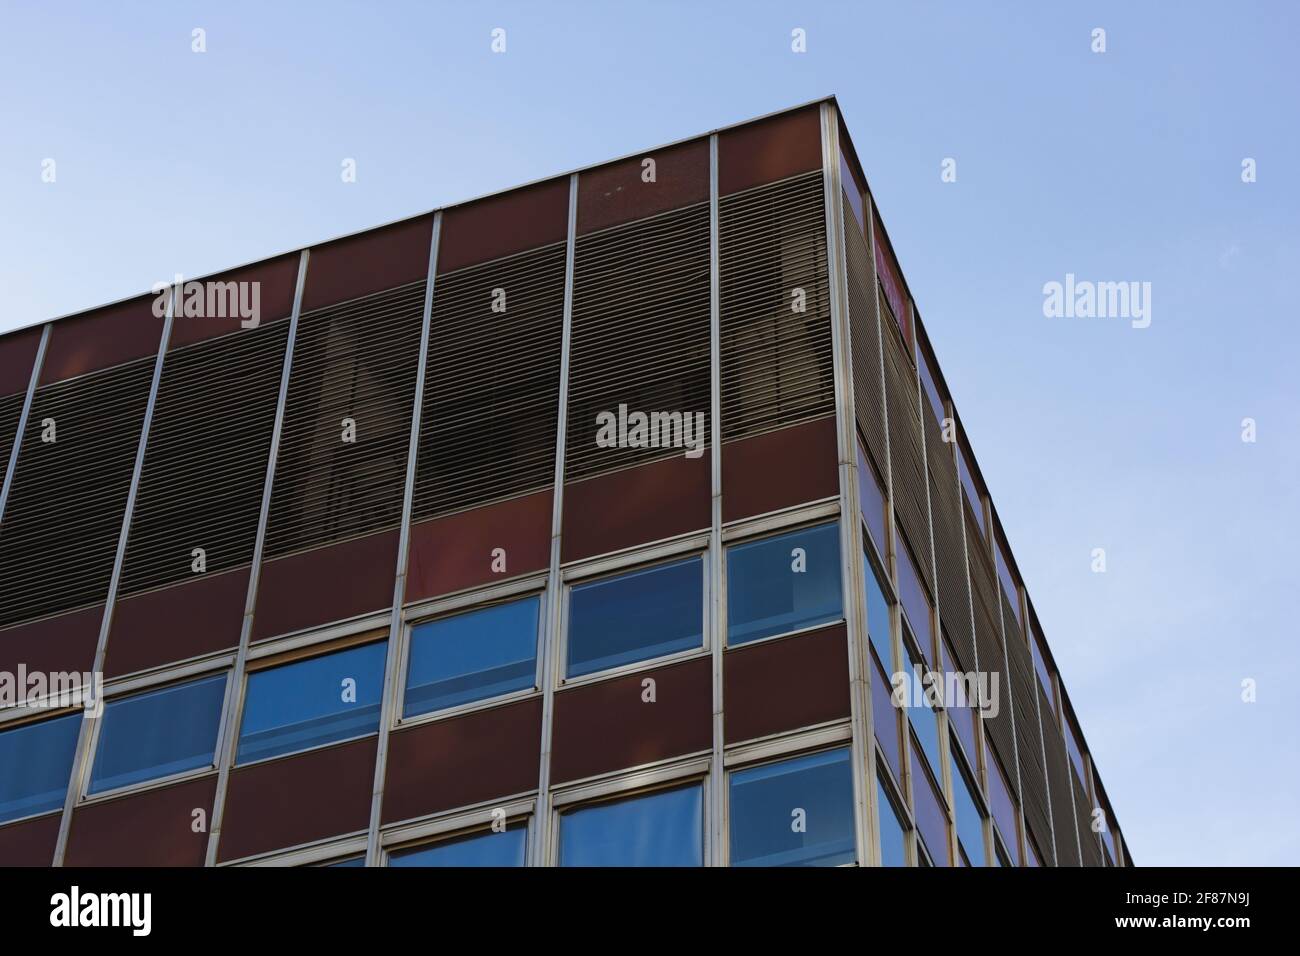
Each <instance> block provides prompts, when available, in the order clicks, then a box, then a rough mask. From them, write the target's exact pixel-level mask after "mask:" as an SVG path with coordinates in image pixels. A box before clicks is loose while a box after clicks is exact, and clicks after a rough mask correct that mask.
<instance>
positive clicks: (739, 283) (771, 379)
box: [718, 172, 835, 441]
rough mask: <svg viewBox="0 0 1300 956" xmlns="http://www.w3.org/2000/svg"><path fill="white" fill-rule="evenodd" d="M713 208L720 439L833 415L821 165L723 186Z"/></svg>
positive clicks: (729, 439) (728, 438) (833, 382)
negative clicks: (799, 293)
mask: <svg viewBox="0 0 1300 956" xmlns="http://www.w3.org/2000/svg"><path fill="white" fill-rule="evenodd" d="M718 215H719V223H718V229H719V245H720V250H719V251H720V263H719V266H720V284H721V289H720V295H721V316H720V324H721V340H722V341H721V372H722V438H723V441H732V440H734V439H737V438H744V437H746V436H748V435H757V434H761V433H762V432H766V431H772V430H774V429H777V428H781V427H784V426H786V425H793V424H795V423H797V422H801V421H806V420H810V419H814V418H820V417H822V416H825V415H833V414H834V413H835V379H834V365H833V360H832V347H831V325H830V297H829V288H828V277H827V262H826V219H825V205H824V196H823V185H822V174H821V173H820V172H812V173H804V174H801V175H798V176H792V177H790V178H789V179H785V180H781V181H780V182H776V183H770V184H768V185H764V186H757V187H754V188H753V189H748V190H744V191H742V192H738V193H734V194H732V195H730V196H724V197H723V198H722V199H721V200H720V202H719V211H718ZM797 289H802V290H803V294H804V297H805V298H804V301H803V305H804V310H803V311H802V312H797V311H794V310H793V308H792V306H793V305H795V304H796V299H795V295H796V292H795V290H797Z"/></svg>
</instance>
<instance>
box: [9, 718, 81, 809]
mask: <svg viewBox="0 0 1300 956" xmlns="http://www.w3.org/2000/svg"><path fill="white" fill-rule="evenodd" d="M81 720H82V716H81V712H80V711H78V712H76V713H74V714H68V715H67V716H65V717H56V718H54V719H53V720H42V721H39V722H37V723H32V724H23V725H22V726H21V727H14V728H13V729H11V730H6V731H3V732H0V823H3V822H4V821H6V820H16V819H18V818H19V817H26V816H30V815H31V814H34V813H44V812H45V811H46V810H55V809H58V808H60V807H62V806H63V799H64V797H65V796H66V795H67V792H68V778H69V777H70V776H71V775H72V755H73V753H74V752H75V751H76V749H77V734H78V733H79V732H80V731H81Z"/></svg>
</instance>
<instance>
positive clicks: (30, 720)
mask: <svg viewBox="0 0 1300 956" xmlns="http://www.w3.org/2000/svg"><path fill="white" fill-rule="evenodd" d="M72 716H80V717H81V719H82V720H85V719H86V717H85V710H84V709H83V708H82V707H59V708H54V707H49V708H46V707H41V706H38V707H31V706H23V705H20V706H17V707H12V708H5V710H4V711H0V733H8V732H10V731H15V730H19V729H21V728H23V727H27V726H29V725H31V724H43V723H45V722H47V721H53V720H60V719H62V718H64V717H72ZM77 735H78V737H80V735H81V730H80V726H78V730H77ZM76 768H77V750H76V742H75V741H74V743H73V751H72V761H71V765H70V766H69V767H68V776H69V783H68V784H66V785H65V786H64V788H63V800H62V801H61V802H60V804H59V805H58V806H57V807H51V808H50V809H48V810H41V811H39V812H37V813H27V814H24V815H23V816H20V817H13V818H11V819H8V820H3V821H0V827H10V826H13V825H14V824H19V823H24V822H26V821H28V820H39V819H40V818H41V817H48V816H51V815H53V814H55V813H59V814H61V813H62V812H63V810H64V806H65V805H66V804H67V802H68V791H69V790H70V789H71V788H72V785H73V783H72V781H71V776H72V773H73V771H74V770H76ZM87 776H88V775H87Z"/></svg>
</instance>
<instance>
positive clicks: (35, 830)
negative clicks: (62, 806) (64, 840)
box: [0, 813, 61, 866]
mask: <svg viewBox="0 0 1300 956" xmlns="http://www.w3.org/2000/svg"><path fill="white" fill-rule="evenodd" d="M60 817H61V814H58V813H47V814H46V815H45V816H43V817H36V818H35V819H34V820H24V821H22V822H21V823H11V824H9V825H8V826H3V827H0V866H49V865H50V864H52V863H53V862H54V845H55V844H56V843H58V841H59V820H60Z"/></svg>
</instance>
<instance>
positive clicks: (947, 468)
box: [926, 419, 975, 670]
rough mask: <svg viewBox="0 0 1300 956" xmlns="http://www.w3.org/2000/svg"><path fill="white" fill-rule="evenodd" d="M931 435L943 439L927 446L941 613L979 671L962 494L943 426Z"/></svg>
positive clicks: (962, 654) (965, 658)
mask: <svg viewBox="0 0 1300 956" xmlns="http://www.w3.org/2000/svg"><path fill="white" fill-rule="evenodd" d="M927 427H928V428H931V430H930V432H929V435H930V437H932V438H935V439H939V444H937V445H935V446H934V447H933V450H932V449H931V448H929V447H927V449H926V450H927V452H928V453H929V454H928V456H927V460H928V462H929V466H930V516H931V519H932V520H933V526H934V546H935V555H934V557H935V563H936V565H937V566H938V569H939V613H940V618H941V620H942V621H943V626H944V627H945V628H946V629H947V630H948V633H949V635H950V636H951V637H952V640H953V646H954V648H955V649H956V651H957V655H958V657H959V658H960V659H961V663H962V666H963V668H964V669H966V670H974V669H975V632H974V630H972V628H971V598H970V588H969V585H968V582H967V580H966V553H965V550H964V546H963V543H962V526H961V520H962V512H961V498H960V497H959V496H960V495H961V491H960V490H959V489H958V487H957V469H956V466H955V465H954V464H953V460H952V457H951V456H950V454H949V452H950V450H951V449H950V448H949V446H948V445H945V444H943V443H942V440H941V435H940V431H939V426H938V425H937V424H934V423H933V419H931V425H930V426H927Z"/></svg>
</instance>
